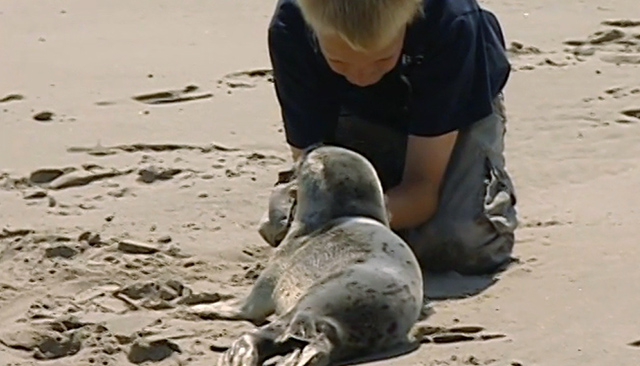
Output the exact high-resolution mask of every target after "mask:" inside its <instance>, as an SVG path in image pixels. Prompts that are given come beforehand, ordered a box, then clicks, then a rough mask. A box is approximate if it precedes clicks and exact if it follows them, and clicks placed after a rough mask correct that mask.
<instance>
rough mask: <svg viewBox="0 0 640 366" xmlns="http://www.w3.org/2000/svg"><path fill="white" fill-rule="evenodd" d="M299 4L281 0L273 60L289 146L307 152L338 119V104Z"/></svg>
mask: <svg viewBox="0 0 640 366" xmlns="http://www.w3.org/2000/svg"><path fill="white" fill-rule="evenodd" d="M302 22H303V20H302V15H301V14H300V13H299V9H297V8H295V5H294V4H292V3H290V2H287V1H280V4H279V5H278V9H277V10H276V13H275V14H274V18H273V19H272V21H271V24H270V26H269V33H268V45H269V57H270V60H271V64H272V67H273V74H274V84H275V92H276V96H277V99H278V102H279V104H280V109H281V115H282V119H283V122H284V129H285V135H286V140H287V143H288V144H290V145H292V146H294V147H297V148H300V149H304V148H306V147H308V146H310V145H312V144H315V143H318V142H321V141H322V140H323V139H324V137H325V136H326V135H327V132H328V129H329V128H331V124H332V121H333V120H335V119H337V117H338V115H337V113H338V104H337V101H336V100H335V99H334V98H333V97H332V96H334V95H335V93H332V92H331V91H330V89H329V86H328V82H329V81H328V80H327V79H328V78H329V77H330V76H328V75H327V73H326V71H325V70H323V68H322V65H321V64H320V62H319V61H318V57H317V55H316V54H315V51H314V50H313V48H312V45H311V43H310V41H309V38H308V36H307V34H306V27H305V26H304V24H303V23H302Z"/></svg>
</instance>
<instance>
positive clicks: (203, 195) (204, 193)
mask: <svg viewBox="0 0 640 366" xmlns="http://www.w3.org/2000/svg"><path fill="white" fill-rule="evenodd" d="M207 197H209V194H208V193H207V192H201V193H200V194H198V198H207Z"/></svg>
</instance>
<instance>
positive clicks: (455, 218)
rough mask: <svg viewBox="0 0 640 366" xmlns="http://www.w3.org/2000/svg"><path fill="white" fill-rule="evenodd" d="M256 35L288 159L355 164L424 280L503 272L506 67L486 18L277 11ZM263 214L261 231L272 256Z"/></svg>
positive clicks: (309, 0)
mask: <svg viewBox="0 0 640 366" xmlns="http://www.w3.org/2000/svg"><path fill="white" fill-rule="evenodd" d="M268 35H269V37H268V42H269V52H270V57H271V63H272V66H273V72H274V80H275V89H276V94H277V98H278V101H279V103H280V107H281V111H282V117H283V120H284V127H285V134H286V140H287V143H288V144H289V146H290V148H291V151H292V155H293V159H294V160H295V159H297V158H298V157H299V155H300V154H301V152H302V151H303V150H304V149H305V148H307V147H309V146H311V145H314V144H316V143H330V144H336V145H340V146H345V147H348V148H351V149H353V150H355V151H357V152H359V153H361V154H363V155H364V156H365V157H367V158H368V159H369V160H370V161H371V162H372V164H373V165H374V167H375V168H376V171H377V172H378V175H379V176H380V180H381V182H382V185H383V188H384V190H385V196H386V199H387V202H388V210H389V212H390V217H391V221H390V224H391V228H392V229H393V230H394V231H396V232H397V233H398V234H400V235H401V236H402V237H403V238H404V239H405V240H406V241H407V243H408V244H409V245H410V246H411V247H412V249H413V251H414V253H415V254H416V256H417V257H418V259H419V261H420V263H421V265H422V267H423V269H424V270H425V271H431V272H439V271H457V272H459V273H461V274H485V273H491V272H494V271H496V270H498V269H499V268H501V267H503V266H504V265H505V264H506V263H508V262H509V261H510V259H511V252H512V249H513V244H514V231H515V229H516V226H517V218H516V212H515V201H516V198H515V191H514V187H513V184H512V181H511V178H510V177H509V175H508V174H507V172H506V169H505V161H504V156H503V148H504V143H503V139H504V134H505V123H506V119H505V114H504V107H503V105H502V102H503V100H502V89H503V87H504V86H505V84H506V81H507V79H508V76H509V72H510V65H509V63H508V61H507V58H506V55H505V49H504V39H503V35H502V32H501V29H500V26H499V23H498V21H497V19H496V18H495V17H494V15H493V14H492V13H490V12H488V11H486V10H484V9H482V8H480V6H479V5H478V3H477V2H476V0H279V1H278V2H277V5H276V10H275V13H274V15H273V18H272V21H271V23H270V26H269V33H268ZM272 197H273V196H272ZM273 202H274V201H273V198H272V201H271V202H270V208H271V211H272V213H273V205H274V203H273ZM287 214H288V213H287ZM284 216H287V215H284ZM273 217H274V216H273V215H271V221H269V222H263V223H262V225H261V229H260V233H261V234H262V236H263V237H264V238H265V239H266V240H267V241H269V242H270V243H271V244H272V245H277V243H275V242H276V241H277V240H278V239H275V233H274V231H273V230H274V229H273V226H274V225H275V226H278V225H280V224H282V223H277V222H274V221H278V220H274V219H273ZM267 220H268V219H267ZM269 226H271V227H270V228H269ZM280 228H282V226H280ZM276 231H277V230H276ZM280 234H281V233H280ZM281 237H282V236H281V235H280V238H281Z"/></svg>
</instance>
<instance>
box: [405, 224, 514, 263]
mask: <svg viewBox="0 0 640 366" xmlns="http://www.w3.org/2000/svg"><path fill="white" fill-rule="evenodd" d="M403 237H404V238H405V240H406V241H407V243H408V244H409V246H410V247H411V248H412V250H413V252H414V254H415V255H416V257H417V258H418V260H419V262H420V265H421V267H422V269H423V270H424V271H425V272H431V273H438V272H449V271H455V272H458V273H460V274H464V275H481V274H489V273H492V272H495V271H497V270H499V269H500V268H501V267H503V266H504V265H506V264H508V263H509V262H510V261H511V259H512V257H511V255H512V252H513V246H514V234H513V233H512V232H506V233H497V232H496V231H495V230H493V229H492V228H490V227H484V226H482V225H478V224H477V223H468V224H466V225H465V224H456V223H453V222H440V223H432V224H431V225H427V226H426V227H423V228H419V229H416V230H412V231H411V232H410V233H405V234H403Z"/></svg>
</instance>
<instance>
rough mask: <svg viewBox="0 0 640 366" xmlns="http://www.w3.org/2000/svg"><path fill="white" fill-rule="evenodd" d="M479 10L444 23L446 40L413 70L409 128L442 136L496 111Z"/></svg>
mask: <svg viewBox="0 0 640 366" xmlns="http://www.w3.org/2000/svg"><path fill="white" fill-rule="evenodd" d="M480 16H481V15H480V13H479V12H470V13H467V14H464V15H460V16H458V17H456V18H454V19H453V20H451V21H449V22H448V24H445V25H442V26H441V27H440V29H441V31H440V40H439V42H438V43H436V47H435V48H434V49H432V50H430V51H429V52H428V53H427V55H426V57H425V58H424V59H423V60H422V62H421V63H420V64H419V65H418V66H417V67H416V69H415V70H414V71H413V72H412V74H411V75H410V82H411V85H412V97H411V101H410V104H409V108H410V111H409V113H410V119H409V134H411V135H418V136H438V135H442V134H445V133H448V132H451V131H454V130H456V129H459V128H462V127H465V126H468V125H470V124H472V123H473V122H475V121H477V120H479V119H482V118H484V117H486V116H488V115H489V114H491V113H492V111H493V109H492V100H493V95H492V93H493V92H492V90H491V89H492V88H491V81H490V77H489V69H488V64H487V55H486V50H485V47H484V42H483V32H482V28H481V25H480V24H479V21H480V19H479V17H480Z"/></svg>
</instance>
